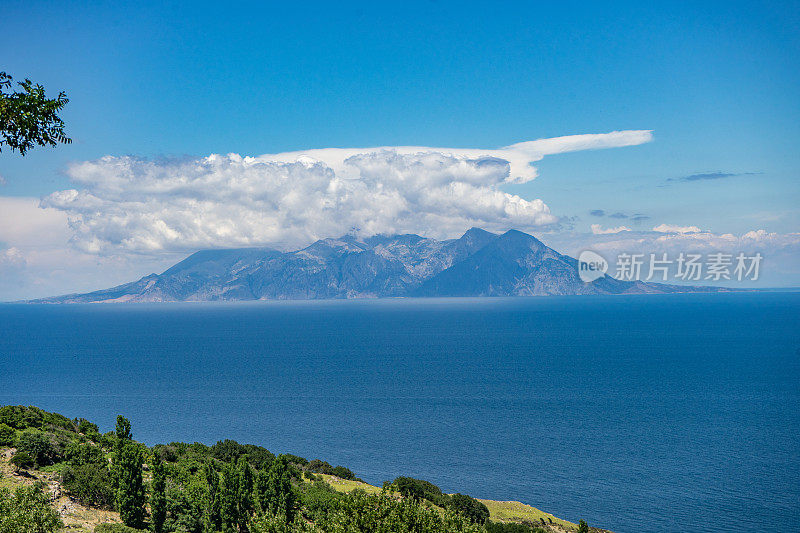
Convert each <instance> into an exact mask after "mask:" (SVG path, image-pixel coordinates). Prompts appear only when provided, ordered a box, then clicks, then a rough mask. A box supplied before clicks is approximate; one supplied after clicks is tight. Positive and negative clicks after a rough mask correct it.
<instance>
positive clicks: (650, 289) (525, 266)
mask: <svg viewBox="0 0 800 533" xmlns="http://www.w3.org/2000/svg"><path fill="white" fill-rule="evenodd" d="M577 264H578V262H577V260H576V259H574V258H572V257H570V256H567V255H563V254H561V253H559V252H557V251H556V250H554V249H552V248H550V247H548V246H546V245H545V244H544V243H542V242H541V241H540V240H539V239H537V238H536V237H534V236H532V235H529V234H527V233H524V232H521V231H518V230H513V229H512V230H509V231H507V232H505V233H502V234H495V233H491V232H488V231H486V230H483V229H480V228H470V229H469V230H467V232H465V233H464V234H463V235H462V236H461V237H459V238H457V239H447V240H441V241H440V240H436V239H430V238H426V237H422V236H419V235H416V234H400V235H373V236H371V237H367V238H364V239H359V238H357V237H354V236H352V235H345V236H342V237H339V238H327V239H320V240H318V241H316V242H314V243H312V244H310V245H309V246H307V247H305V248H302V249H299V250H295V251H290V252H280V251H278V250H274V249H271V248H234V249H217V250H200V251H198V252H195V253H193V254H191V255H190V256H189V257H187V258H186V259H184V260H182V261H180V262H178V263H176V264H175V265H173V266H172V267H170V268H168V269H167V270H165V271H164V272H162V273H161V274H149V275H147V276H144V277H142V278H140V279H139V280H136V281H132V282H129V283H125V284H122V285H117V286H115V287H111V288H108V289H102V290H98V291H93V292H89V293H83V294H68V295H63V296H55V297H50V298H42V299H38V300H32V302H35V303H93V302H179V301H235V300H313V299H343V298H386V297H437V296H545V295H573V294H574V295H577V294H635V293H666V292H698V291H702V292H708V291H717V290H724V289H718V288H713V287H693V286H678V285H665V284H659V283H648V282H641V281H621V280H617V279H615V278H613V277H610V276H607V275H605V276H603V277H601V278H599V279H597V280H595V281H593V282H590V283H585V282H583V281H581V280H580V278H579V276H578V271H577Z"/></svg>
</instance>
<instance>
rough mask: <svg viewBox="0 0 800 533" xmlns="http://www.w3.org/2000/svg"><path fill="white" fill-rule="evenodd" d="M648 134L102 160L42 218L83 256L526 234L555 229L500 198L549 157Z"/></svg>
mask: <svg viewBox="0 0 800 533" xmlns="http://www.w3.org/2000/svg"><path fill="white" fill-rule="evenodd" d="M651 138H652V135H651V132H650V131H648V130H631V131H615V132H611V133H605V134H591V135H572V136H567V137H556V138H551V139H539V140H536V141H527V142H521V143H517V144H513V145H511V146H507V147H504V148H500V149H489V150H483V149H454V148H433V147H420V146H395V147H375V148H349V149H340V148H326V149H316V150H306V151H298V152H288V153H281V154H268V155H262V156H258V157H243V156H240V155H237V154H228V155H224V156H223V155H216V154H212V155H210V156H208V157H204V158H200V159H192V160H176V161H150V160H144V159H139V158H135V157H129V156H123V157H114V156H106V157H103V158H101V159H98V160H95V161H86V162H81V163H76V164H73V165H71V166H70V167H69V169H68V174H69V176H70V177H71V178H72V180H73V182H74V183H76V185H77V188H75V189H69V190H62V191H58V192H55V193H53V194H51V195H49V196H47V197H45V198H43V199H42V202H41V206H42V207H45V208H55V209H57V210H61V211H63V212H65V213H66V214H67V215H68V217H69V220H70V226H71V228H72V230H73V232H74V235H73V237H72V242H73V244H74V245H75V246H77V247H78V248H79V249H80V250H82V251H85V252H90V253H115V252H120V251H127V252H158V251H184V250H185V251H189V250H195V249H198V248H208V247H236V246H257V245H268V246H278V247H294V246H300V245H303V244H306V243H308V242H311V241H313V240H315V239H317V238H320V237H329V236H332V235H340V234H343V233H346V232H348V231H356V232H359V233H362V234H367V235H369V234H375V233H404V232H414V233H420V234H423V235H427V236H431V237H438V238H443V237H450V236H453V235H456V234H458V233H460V232H463V231H464V230H465V229H467V228H469V227H470V226H479V227H482V228H485V229H488V230H497V231H500V230H504V229H508V228H511V227H513V228H518V229H521V230H533V229H536V228H541V227H545V226H547V225H549V224H552V223H554V222H556V221H557V218H556V217H555V216H554V215H553V214H551V213H550V209H549V208H548V207H547V205H545V203H544V202H542V201H541V200H539V199H534V200H526V199H524V198H522V197H520V196H517V195H513V194H509V193H506V192H504V191H502V190H501V186H502V185H503V184H506V183H521V182H526V181H530V180H532V179H534V178H535V177H536V169H535V168H534V167H533V166H532V163H534V162H536V161H539V160H541V159H542V158H543V157H545V156H546V155H550V154H558V153H563V152H571V151H577V150H590V149H600V148H612V147H620V146H631V145H637V144H642V143H645V142H648V141H650V140H651Z"/></svg>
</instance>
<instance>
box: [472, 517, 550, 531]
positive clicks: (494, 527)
mask: <svg viewBox="0 0 800 533" xmlns="http://www.w3.org/2000/svg"><path fill="white" fill-rule="evenodd" d="M484 527H485V528H486V533H548V532H547V530H545V529H542V528H540V527H533V526H530V525H528V524H517V523H513V522H508V523H504V522H492V521H491V520H487V521H486V524H484Z"/></svg>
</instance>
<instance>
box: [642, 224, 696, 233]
mask: <svg viewBox="0 0 800 533" xmlns="http://www.w3.org/2000/svg"><path fill="white" fill-rule="evenodd" d="M653 231H657V232H658V233H700V232H702V231H703V230H702V229H700V228H698V227H697V226H677V225H675V224H659V225H658V226H656V227H654V228H653Z"/></svg>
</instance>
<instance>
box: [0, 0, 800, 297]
mask: <svg viewBox="0 0 800 533" xmlns="http://www.w3.org/2000/svg"><path fill="white" fill-rule="evenodd" d="M697 4H700V3H688V2H664V3H643V2H630V3H626V2H617V3H614V4H601V3H570V2H560V3H552V2H547V3H539V2H524V3H496V4H487V3H469V2H458V3H455V2H442V1H429V2H404V3H391V4H389V3H385V5H384V3H375V2H369V3H341V2H340V3H310V2H306V3H297V2H292V3H289V2H286V3H269V2H260V3H249V4H248V3H238V2H235V3H230V4H224V5H223V4H219V3H204V2H195V3H193V4H192V5H191V8H189V7H187V5H185V4H184V5H182V4H178V3H169V2H146V1H142V2H135V3H123V2H113V3H112V2H108V3H105V2H37V1H26V2H17V1H14V0H11V1H8V0H7V1H5V2H4V3H3V5H2V6H0V29H1V30H2V31H0V70H5V71H6V72H8V73H9V74H11V75H12V76H14V77H15V78H16V79H22V78H25V77H28V78H31V79H32V80H34V81H36V82H39V83H42V84H43V85H44V86H45V87H46V88H47V90H48V91H49V92H51V93H52V94H53V95H55V94H56V93H57V91H59V90H64V91H65V92H67V94H68V96H69V98H70V103H69V104H68V105H67V107H66V108H65V109H64V111H63V114H62V118H63V119H64V121H65V122H66V124H67V132H68V134H69V135H70V136H71V137H72V138H73V143H72V144H71V145H68V146H59V147H57V148H38V149H34V150H32V151H31V152H29V154H28V155H26V156H25V157H21V156H20V155H19V154H18V153H15V152H10V151H8V150H7V149H3V151H2V153H0V301H2V300H13V299H21V298H33V297H39V296H48V295H53V294H61V293H68V292H82V291H87V290H91V289H97V288H103V287H106V286H110V285H114V284H118V283H123V282H126V281H131V280H133V279H138V278H139V277H141V276H143V275H146V274H149V273H151V272H160V271H163V270H164V269H165V268H167V267H168V266H169V265H170V264H172V263H174V262H176V261H177V260H180V259H181V258H183V257H185V256H186V255H188V254H189V253H191V252H193V251H195V250H197V249H201V248H209V247H216V248H219V247H230V246H275V247H279V248H285V249H293V248H298V247H301V246H304V245H307V244H309V243H310V242H312V241H313V240H314V239H316V238H324V237H332V236H337V235H341V234H343V233H346V232H349V231H357V232H360V233H362V234H367V233H371V232H378V233H380V232H414V233H419V234H422V235H425V236H430V237H436V238H450V237H456V236H458V235H459V234H461V233H463V231H465V230H466V229H468V228H469V227H470V226H471V225H478V226H481V227H484V228H486V229H490V230H492V231H504V230H506V229H511V228H515V229H521V230H523V231H529V232H531V233H533V234H535V235H537V236H538V237H539V238H541V239H542V240H543V241H544V242H546V243H547V244H549V245H551V246H554V247H555V248H557V249H558V250H560V251H562V252H565V253H570V254H577V253H578V252H579V251H581V250H583V249H588V248H591V249H596V250H598V251H599V252H601V253H603V254H604V255H606V256H608V258H609V259H612V258H613V257H614V256H616V255H618V254H619V253H621V252H630V253H633V252H641V253H644V254H649V253H664V252H669V253H670V254H673V253H674V254H677V253H680V252H681V251H689V250H698V251H703V252H712V251H724V252H726V253H728V252H730V253H738V252H747V253H748V254H750V253H756V252H759V253H762V254H763V255H764V258H765V259H764V264H763V271H762V274H763V275H762V278H761V279H760V280H759V283H758V284H757V285H758V286H800V234H799V232H800V207H798V206H800V184H798V173H799V172H800V150H798V148H797V144H798V140H800V90H799V89H800V59H798V58H800V3H798V2H775V3H772V2H771V3H753V2H746V3H743V2H724V3H723V2H719V3H716V2H708V3H702V5H697ZM576 136H581V137H576ZM547 139H551V140H547ZM532 141H536V143H534V144H528V143H531V142H532ZM376 147H378V148H379V149H376ZM398 147H405V148H398ZM331 149H340V150H331ZM656 228H659V229H656Z"/></svg>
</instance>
